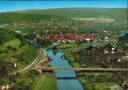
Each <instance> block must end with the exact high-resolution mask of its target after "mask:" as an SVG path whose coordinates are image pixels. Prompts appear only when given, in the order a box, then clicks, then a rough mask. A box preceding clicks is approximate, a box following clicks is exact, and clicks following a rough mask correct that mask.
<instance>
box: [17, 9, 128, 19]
mask: <svg viewBox="0 0 128 90" xmlns="http://www.w3.org/2000/svg"><path fill="white" fill-rule="evenodd" d="M18 12H21V13H31V14H52V15H60V16H66V17H79V18H85V17H93V18H99V17H103V18H107V17H109V18H113V19H116V20H126V17H127V9H126V8H57V9H44V10H40V9H39V10H38V9H35V10H32V9H31V10H22V11H18Z"/></svg>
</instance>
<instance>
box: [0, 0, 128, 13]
mask: <svg viewBox="0 0 128 90" xmlns="http://www.w3.org/2000/svg"><path fill="white" fill-rule="evenodd" d="M65 7H101V8H126V7H127V0H75V1H73V0H67V1H64V0H60V1H59V0H58V1H57V0H56V1H55V0H45V1H43V0H42V1H30V0H29V1H25V0H24V1H22V0H21V1H0V12H7V11H16V10H25V9H49V8H65Z"/></svg>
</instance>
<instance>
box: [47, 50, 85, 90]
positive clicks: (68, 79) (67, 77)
mask: <svg viewBox="0 0 128 90" xmlns="http://www.w3.org/2000/svg"><path fill="white" fill-rule="evenodd" d="M46 51H47V53H48V56H49V57H50V58H51V59H52V61H51V63H50V65H51V66H52V67H66V68H72V67H71V66H70V65H69V63H68V61H67V60H66V59H65V58H64V52H63V51H56V52H54V51H53V50H52V49H46ZM54 72H55V74H56V77H57V86H58V89H59V90H84V89H83V86H82V85H81V83H80V81H79V80H78V78H77V77H76V73H75V72H74V71H73V70H55V71H54Z"/></svg>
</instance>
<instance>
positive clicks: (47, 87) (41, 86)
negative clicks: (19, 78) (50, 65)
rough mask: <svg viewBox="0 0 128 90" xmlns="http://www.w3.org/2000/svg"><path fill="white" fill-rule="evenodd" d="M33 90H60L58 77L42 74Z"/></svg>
mask: <svg viewBox="0 0 128 90" xmlns="http://www.w3.org/2000/svg"><path fill="white" fill-rule="evenodd" d="M32 88H33V89H32V90H58V89H57V82H56V77H55V75H53V74H42V75H40V76H39V77H37V78H36V79H35V81H34V85H33V87H32Z"/></svg>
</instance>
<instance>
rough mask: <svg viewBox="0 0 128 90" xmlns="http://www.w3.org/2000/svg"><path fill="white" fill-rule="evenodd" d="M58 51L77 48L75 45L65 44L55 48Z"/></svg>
mask: <svg viewBox="0 0 128 90" xmlns="http://www.w3.org/2000/svg"><path fill="white" fill-rule="evenodd" d="M57 48H58V49H68V48H78V44H77V43H65V44H60V45H58V46H57Z"/></svg>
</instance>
